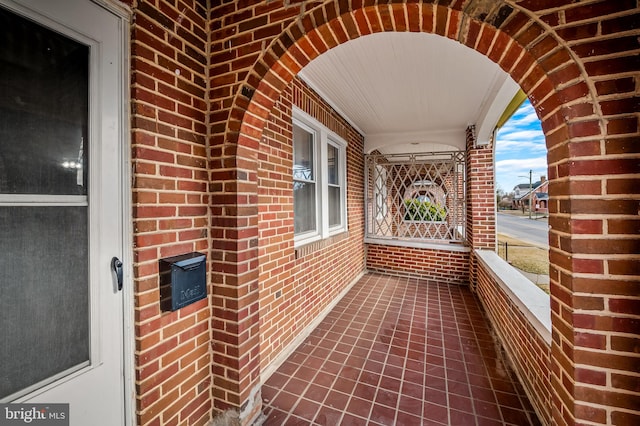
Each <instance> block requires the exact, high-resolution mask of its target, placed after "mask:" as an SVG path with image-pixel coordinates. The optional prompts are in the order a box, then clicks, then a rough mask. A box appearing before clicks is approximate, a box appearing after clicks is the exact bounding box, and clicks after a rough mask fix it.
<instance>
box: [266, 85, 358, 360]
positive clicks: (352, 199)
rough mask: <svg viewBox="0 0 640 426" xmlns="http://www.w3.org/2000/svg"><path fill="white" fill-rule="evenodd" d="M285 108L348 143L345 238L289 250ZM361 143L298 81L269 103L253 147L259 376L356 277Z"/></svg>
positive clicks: (289, 152) (288, 118) (288, 119)
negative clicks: (255, 155)
mask: <svg viewBox="0 0 640 426" xmlns="http://www.w3.org/2000/svg"><path fill="white" fill-rule="evenodd" d="M292 105H295V106H297V107H299V108H300V109H302V110H303V111H304V112H306V113H307V114H309V115H311V116H312V117H314V118H315V119H317V120H318V121H319V122H320V123H322V124H323V125H324V126H326V127H327V128H329V129H330V130H332V131H333V132H335V133H336V134H337V135H339V136H340V137H341V138H343V139H344V140H345V141H346V142H347V143H348V148H347V217H348V232H347V233H344V234H339V235H336V236H333V237H330V238H329V239H328V240H323V241H320V242H316V243H311V244H310V245H308V246H305V247H301V248H299V249H298V250H296V249H294V243H293V178H292V176H293V144H292V112H291V111H292V109H291V108H292ZM363 144H364V140H363V138H362V136H361V135H359V134H358V133H357V132H356V131H355V130H354V129H353V128H352V127H351V126H350V125H349V124H347V123H346V122H345V121H344V119H342V118H341V117H340V116H339V115H338V114H336V113H335V112H334V111H333V110H332V109H331V107H329V106H328V105H327V104H326V102H324V101H323V100H322V99H321V98H320V97H319V96H318V95H317V94H316V93H315V92H313V91H312V90H311V89H310V88H309V87H308V86H307V85H306V84H304V83H303V82H302V81H301V80H298V79H294V80H293V81H292V83H291V84H289V86H288V87H287V89H285V91H284V92H283V93H282V95H281V96H280V99H279V100H278V101H277V102H276V104H275V106H274V108H273V110H272V112H271V115H270V117H269V120H268V122H267V125H266V127H265V130H264V132H263V138H262V140H261V144H260V154H259V159H260V164H259V169H258V184H259V185H258V186H259V202H258V205H259V215H258V218H259V220H258V223H259V229H260V234H259V247H260V258H259V260H260V357H261V359H260V361H261V370H262V371H264V369H265V368H266V367H267V366H269V364H270V363H272V362H273V360H274V359H275V358H276V357H277V356H278V355H279V354H280V353H281V352H282V351H283V350H286V349H291V348H290V347H288V346H289V345H290V343H291V342H292V340H293V339H295V338H296V337H297V336H298V334H299V333H300V332H301V331H302V330H303V329H304V328H305V327H306V326H308V325H309V323H311V322H312V321H313V320H314V319H316V318H317V317H318V315H319V314H320V312H321V311H322V310H323V309H324V308H326V307H327V306H328V305H329V304H330V303H331V302H332V301H333V300H335V298H336V296H337V295H338V294H339V293H340V292H341V291H342V290H344V289H345V288H346V286H347V285H348V284H350V283H351V282H352V281H353V280H354V278H356V277H357V276H358V274H360V273H361V272H362V271H363V270H364V243H363V241H364V234H363V232H364V231H363V230H364V195H363V194H364V157H363V156H362V150H363Z"/></svg>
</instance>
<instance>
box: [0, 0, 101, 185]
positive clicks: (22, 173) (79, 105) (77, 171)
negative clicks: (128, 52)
mask: <svg viewBox="0 0 640 426" xmlns="http://www.w3.org/2000/svg"><path fill="white" fill-rule="evenodd" d="M0 40H2V43H0V193H4V194H47V195H86V194H87V190H86V188H87V161H86V155H87V146H86V145H85V142H86V141H87V125H86V123H87V114H88V99H89V96H88V73H89V68H88V64H89V48H88V47H87V46H85V45H81V44H79V43H77V42H75V41H73V40H70V39H68V38H66V37H64V36H62V35H60V34H57V33H55V32H53V31H50V30H48V29H45V28H42V27H40V26H39V25H36V24H34V23H32V22H31V21H28V20H26V19H23V18H21V17H18V16H16V15H14V14H12V13H10V12H8V11H6V10H4V9H2V8H1V7H0Z"/></svg>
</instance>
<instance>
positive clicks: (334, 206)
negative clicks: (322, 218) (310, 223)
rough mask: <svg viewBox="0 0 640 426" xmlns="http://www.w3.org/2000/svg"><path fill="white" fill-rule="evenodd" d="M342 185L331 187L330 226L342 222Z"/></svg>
mask: <svg viewBox="0 0 640 426" xmlns="http://www.w3.org/2000/svg"><path fill="white" fill-rule="evenodd" d="M340 198H341V197H340V187H339V186H330V187H329V226H337V225H340V224H342V219H341V218H342V215H341V214H340V207H341V206H340V205H341V202H340Z"/></svg>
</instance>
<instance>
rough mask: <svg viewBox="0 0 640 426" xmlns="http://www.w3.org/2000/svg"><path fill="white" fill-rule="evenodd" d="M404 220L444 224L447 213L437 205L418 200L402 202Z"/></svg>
mask: <svg viewBox="0 0 640 426" xmlns="http://www.w3.org/2000/svg"><path fill="white" fill-rule="evenodd" d="M404 207H405V209H406V211H405V214H404V220H413V221H418V222H444V220H445V217H446V214H447V211H446V210H445V208H444V207H442V206H440V205H439V204H434V203H431V202H429V201H420V200H418V199H415V198H414V199H410V200H404Z"/></svg>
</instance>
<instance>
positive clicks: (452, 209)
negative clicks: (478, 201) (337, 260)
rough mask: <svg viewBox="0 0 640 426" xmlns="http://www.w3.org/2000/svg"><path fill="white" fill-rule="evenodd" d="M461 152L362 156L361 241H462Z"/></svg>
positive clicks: (463, 210) (464, 202)
mask: <svg viewBox="0 0 640 426" xmlns="http://www.w3.org/2000/svg"><path fill="white" fill-rule="evenodd" d="M464 159H465V155H464V152H463V151H450V152H437V153H420V154H370V155H366V156H365V167H366V179H365V203H366V206H365V216H366V224H367V226H366V238H367V239H374V240H396V241H407V242H432V243H433V242H435V243H462V242H463V241H464V240H465V228H466V227H465V218H466V214H465V212H466V198H465V170H466V168H465V160H464Z"/></svg>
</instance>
